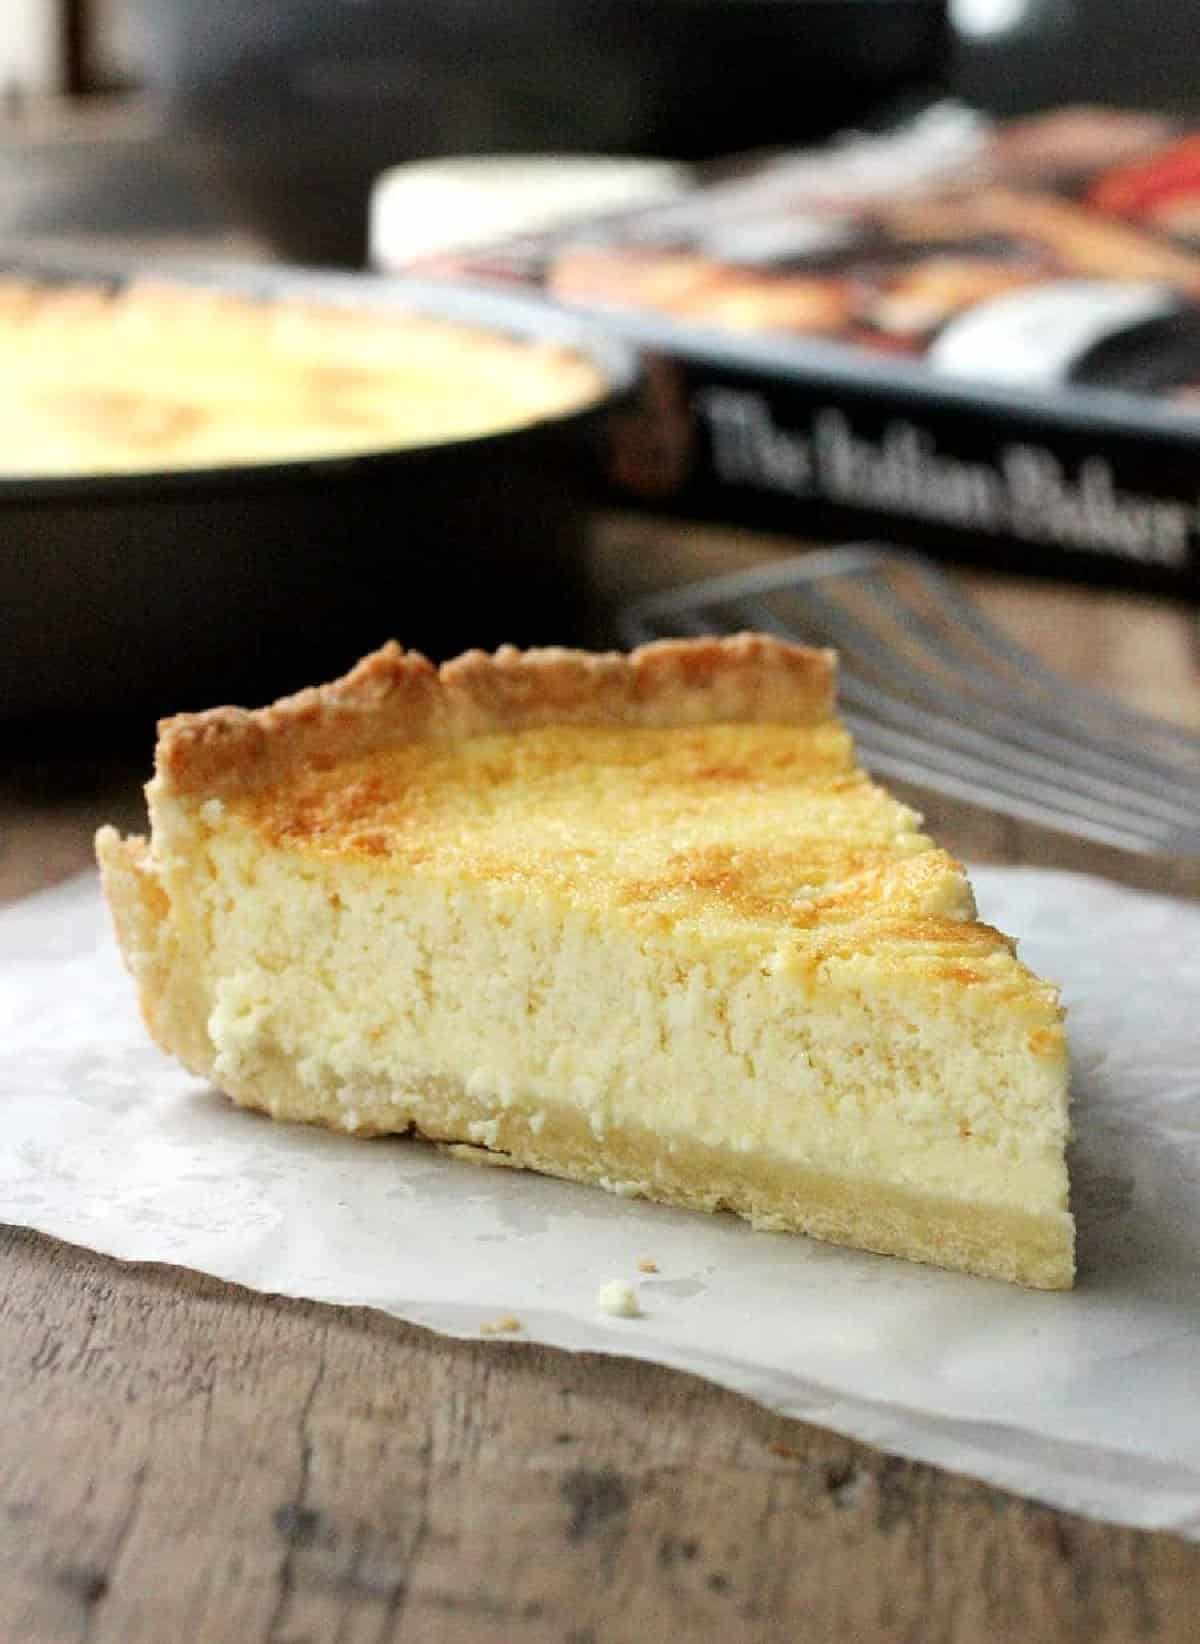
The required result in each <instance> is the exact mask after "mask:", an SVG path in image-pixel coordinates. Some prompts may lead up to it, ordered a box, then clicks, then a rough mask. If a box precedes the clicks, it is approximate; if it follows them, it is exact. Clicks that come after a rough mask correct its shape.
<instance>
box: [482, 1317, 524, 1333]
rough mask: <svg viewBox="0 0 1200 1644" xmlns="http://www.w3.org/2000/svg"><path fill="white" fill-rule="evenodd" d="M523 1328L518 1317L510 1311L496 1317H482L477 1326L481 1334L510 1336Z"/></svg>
mask: <svg viewBox="0 0 1200 1644" xmlns="http://www.w3.org/2000/svg"><path fill="white" fill-rule="evenodd" d="M522 1329H524V1326H523V1325H522V1323H521V1321H520V1319H518V1318H514V1316H513V1315H512V1314H511V1313H502V1314H501V1315H500V1317H499V1318H498V1319H484V1321H483V1323H482V1324H481V1325H480V1326H479V1334H480V1335H481V1336H511V1335H515V1334H516V1332H517V1331H518V1330H522Z"/></svg>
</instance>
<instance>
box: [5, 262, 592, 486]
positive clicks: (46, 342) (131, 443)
mask: <svg viewBox="0 0 1200 1644" xmlns="http://www.w3.org/2000/svg"><path fill="white" fill-rule="evenodd" d="M0 350H2V351H3V356H4V372H3V377H2V378H0V476H7V477H15V476H30V477H33V476H47V475H63V474H118V473H136V472H149V471H154V470H161V469H179V468H205V467H211V466H222V465H226V464H234V465H240V464H245V463H264V462H280V461H291V460H299V459H312V458H321V457H331V456H347V455H353V454H355V453H361V452H366V451H374V450H386V449H394V448H397V447H407V446H419V445H427V444H432V443H435V442H438V441H442V440H454V439H463V438H469V437H472V436H476V435H482V434H487V433H494V432H498V431H500V430H502V429H507V428H519V427H522V426H525V425H527V424H529V423H532V422H536V421H538V420H540V419H542V418H545V417H549V416H553V415H556V414H559V413H562V412H566V411H568V410H571V409H574V408H576V407H580V406H583V405H585V404H587V403H588V402H589V401H590V400H593V399H596V398H597V397H598V396H599V394H600V393H601V391H602V389H603V386H604V379H603V377H602V374H601V373H600V371H599V370H598V369H597V368H596V367H595V366H594V365H593V364H592V363H591V362H590V361H588V360H586V359H585V358H583V357H582V356H581V355H577V354H574V353H572V352H570V351H569V350H567V349H564V348H560V347H557V346H554V345H550V344H540V343H531V342H523V341H518V340H515V339H509V338H506V337H504V336H500V335H496V334H493V333H490V332H486V331H482V330H476V329H473V328H471V327H469V326H462V325H457V324H450V323H447V322H443V321H439V320H435V319H432V318H430V317H428V316H425V315H420V314H416V313H405V312H399V311H397V310H393V309H388V310H386V311H384V310H380V309H373V310H371V311H366V310H362V309H350V308H338V307H336V306H334V305H332V304H327V305H322V304H318V303H312V302H307V301H305V302H301V301H298V300H293V299H287V300H283V299H280V300H262V301H259V300H254V299H250V298H246V297H241V296H237V295H233V294H229V293H224V292H213V291H204V290H201V289H199V288H191V289H189V288H187V287H185V286H183V285H167V284H151V283H149V282H145V283H140V284H133V285H130V286H127V287H124V288H122V289H121V290H118V291H111V290H108V289H105V288H102V287H100V286H86V285H72V286H48V285H38V284H34V283H31V282H27V281H20V280H16V279H7V280H5V279H0Z"/></svg>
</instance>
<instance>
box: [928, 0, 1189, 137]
mask: <svg viewBox="0 0 1200 1644" xmlns="http://www.w3.org/2000/svg"><path fill="white" fill-rule="evenodd" d="M956 9H957V13H958V14H959V22H960V24H961V25H962V34H961V39H960V40H959V42H958V45H957V48H956V50H955V60H954V65H953V70H952V78H953V87H954V91H955V93H956V94H957V95H958V96H960V97H963V98H965V99H966V100H967V101H968V102H970V103H972V104H974V105H975V107H977V108H981V109H986V110H988V111H989V112H990V113H995V114H1006V115H1013V114H1030V113H1034V112H1035V111H1037V110H1040V109H1044V108H1052V107H1053V106H1054V105H1055V104H1059V103H1072V102H1087V103H1097V104H1103V105H1107V104H1119V105H1120V106H1121V107H1123V108H1136V109H1150V110H1153V111H1154V112H1155V113H1169V114H1175V115H1181V116H1183V117H1185V118H1187V117H1192V118H1194V117H1196V116H1197V115H1200V80H1198V78H1197V73H1196V25H1197V20H1198V19H1197V7H1196V0H1136V3H1135V0H1010V3H1009V5H1008V6H1007V7H1004V8H1002V11H1003V14H1004V15H1003V18H1002V26H997V27H995V28H993V27H992V26H991V21H992V16H991V14H993V13H995V12H996V11H997V8H996V7H994V6H989V5H986V4H980V5H978V6H972V5H971V4H970V3H969V0H961V3H960V4H959V5H958V7H957V8H956ZM976 12H977V13H978V17H979V21H980V25H981V26H979V27H977V28H975V29H972V28H971V27H970V26H969V25H970V22H971V18H972V14H973V13H976Z"/></svg>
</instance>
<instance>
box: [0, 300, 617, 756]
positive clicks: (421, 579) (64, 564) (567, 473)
mask: <svg viewBox="0 0 1200 1644" xmlns="http://www.w3.org/2000/svg"><path fill="white" fill-rule="evenodd" d="M27 272H33V273H35V274H39V275H40V274H42V273H43V272H45V271H44V270H40V269H39V270H31V271H27ZM70 277H71V278H73V279H88V278H89V277H90V278H92V279H93V280H95V279H96V278H97V277H99V278H103V276H96V275H95V274H94V273H93V274H92V275H91V276H89V273H88V271H87V270H78V269H77V270H74V271H72V273H71V275H70ZM196 277H197V278H198V279H200V280H202V281H203V282H204V283H206V284H209V285H211V284H213V283H216V284H222V285H225V286H226V287H227V288H230V289H234V290H240V291H243V292H245V293H247V294H250V295H255V296H263V297H273V296H278V297H280V298H282V299H285V300H286V298H287V297H288V296H289V295H295V296H300V297H302V298H303V299H304V300H306V301H329V302H331V303H341V304H346V303H351V304H352V303H354V302H355V301H356V300H358V301H361V302H363V303H368V302H374V303H376V304H378V303H379V302H381V301H383V300H391V301H393V302H395V303H403V304H404V305H406V306H412V307H414V308H416V309H418V310H419V311H424V312H429V313H432V314H436V315H440V316H442V317H445V318H449V319H453V320H458V321H461V322H463V323H465V324H475V325H478V326H483V327H491V328H494V329H497V330H501V331H504V332H506V333H507V334H509V335H514V336H517V337H531V338H535V339H539V340H546V341H553V342H556V343H560V344H564V345H567V346H573V347H576V348H578V349H579V350H580V352H582V353H584V354H585V355H586V356H587V357H588V358H589V359H590V360H592V361H593V362H594V363H595V364H596V365H597V366H598V367H599V369H600V371H601V373H602V376H603V378H604V381H605V383H606V384H607V387H606V388H605V389H603V390H602V391H601V393H600V395H599V397H598V398H597V400H596V401H595V402H594V403H593V404H590V405H585V406H584V407H583V408H582V409H580V410H575V411H572V412H569V413H567V414H566V415H558V416H555V417H553V418H551V419H547V420H545V421H542V422H539V423H536V424H534V425H532V426H530V427H526V428H518V429H515V430H512V431H509V432H501V433H497V434H490V435H484V436H481V437H477V438H474V439H465V440H456V441H451V442H447V443H445V444H441V445H432V446H425V447H409V448H406V449H399V450H396V451H394V452H384V453H381V454H380V453H372V454H368V455H364V456H351V457H339V458H336V459H330V460H326V461H317V462H280V463H271V464H262V465H258V466H246V467H225V468H211V469H198V470H194V471H177V472H175V473H166V474H118V475H111V476H99V477H80V478H46V479H0V611H2V612H3V637H4V643H3V645H0V726H2V727H3V728H4V731H5V734H6V737H7V738H8V739H9V740H12V739H14V738H16V737H17V736H19V734H20V728H21V726H22V724H25V725H28V724H29V723H30V722H31V721H37V722H39V724H40V726H41V728H42V732H43V734H47V735H48V734H50V732H51V731H52V730H53V729H54V725H55V724H56V725H57V734H58V736H59V737H60V738H69V737H70V736H71V735H72V734H74V735H80V734H82V735H84V736H86V737H87V738H88V739H91V738H94V737H97V736H101V735H103V734H104V730H105V727H106V726H107V728H108V730H109V731H111V732H114V733H116V732H118V731H120V730H122V729H124V728H126V727H131V728H132V729H133V730H134V731H136V733H137V734H141V735H144V734H145V732H146V731H147V729H148V725H149V721H150V720H151V719H152V717H153V716H154V715H156V714H159V713H164V712H175V711H178V710H182V709H189V708H204V707H209V706H212V705H213V704H214V703H216V702H230V701H234V702H261V701H266V700H269V699H271V698H272V697H274V696H277V695H279V694H281V693H282V692H285V691H289V690H294V689H298V688H299V687H300V686H302V685H305V684H309V683H311V682H312V680H314V679H320V678H333V677H334V676H335V675H336V674H338V673H340V672H342V671H344V669H345V668H346V667H347V666H348V665H349V664H351V663H352V662H354V661H355V660H356V659H357V658H358V657H359V656H360V655H362V653H363V652H365V651H367V650H369V649H371V648H372V647H373V646H375V645H378V644H379V643H381V642H382V641H383V640H385V639H388V638H393V637H394V638H397V639H399V640H400V641H401V642H402V643H403V644H405V645H409V646H413V647H415V648H417V649H420V650H424V651H428V652H431V653H432V654H433V655H434V656H435V657H440V656H447V655H453V654H454V653H455V652H457V651H460V650H462V649H464V647H466V646H469V645H481V646H495V645H498V644H501V643H503V642H504V641H512V642H514V643H517V644H530V643H534V644H536V643H539V642H540V643H564V642H569V641H570V640H571V639H578V638H580V637H581V636H582V634H583V632H584V628H585V623H586V620H587V601H586V592H587V590H586V582H585V575H586V562H585V549H586V540H587V522H588V513H587V502H588V493H589V489H591V488H593V487H594V485H595V480H594V475H595V473H596V470H597V468H598V463H597V461H596V457H595V451H594V442H595V440H596V439H597V438H598V435H599V431H600V429H601V426H602V424H603V422H604V418H605V414H606V412H607V411H608V409H609V407H610V406H612V405H613V404H614V403H616V402H617V401H618V400H619V399H620V398H621V396H623V395H624V394H626V393H627V392H629V391H630V389H631V388H632V386H633V383H634V381H635V379H636V374H637V368H636V365H635V363H634V357H633V354H632V352H631V351H630V350H629V349H628V348H627V347H626V346H625V345H623V344H621V343H620V342H617V341H609V340H606V339H603V338H601V337H598V336H597V335H596V333H595V332H593V331H592V330H590V329H589V328H588V327H587V326H586V325H582V324H580V323H579V322H578V321H576V320H573V319H571V318H570V317H569V316H566V315H561V314H555V313H554V312H553V311H550V310H547V309H545V308H542V307H540V306H539V305H538V304H537V303H536V302H534V301H532V300H529V299H522V298H520V297H506V296H503V295H501V296H497V297H491V296H488V295H482V296H481V295H479V294H475V293H471V292H466V291H457V292H455V291H451V292H439V291H435V290H431V289H430V288H428V287H423V286H421V285H420V284H419V283H417V282H401V281H395V280H393V281H380V280H376V279H373V278H371V277H370V276H355V275H346V274H342V275H337V274H333V275H319V274H307V273H302V272H300V271H295V270H292V271H289V270H286V269H279V270H267V271H264V270H260V269H247V270H244V271H242V272H241V273H240V274H237V275H234V274H229V273H226V274H224V275H221V274H216V273H213V272H212V271H209V272H206V273H202V274H200V275H198V276H196Z"/></svg>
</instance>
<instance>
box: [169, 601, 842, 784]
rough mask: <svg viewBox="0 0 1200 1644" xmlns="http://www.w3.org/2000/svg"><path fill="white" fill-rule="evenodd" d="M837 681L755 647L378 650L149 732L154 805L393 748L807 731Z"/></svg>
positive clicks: (779, 647)
mask: <svg viewBox="0 0 1200 1644" xmlns="http://www.w3.org/2000/svg"><path fill="white" fill-rule="evenodd" d="M835 678H836V658H835V655H834V653H833V652H832V651H822V650H814V649H810V648H808V647H807V646H801V645H790V644H787V643H785V642H784V641H782V640H778V639H773V638H770V637H769V636H766V635H762V634H748V633H747V634H735V635H732V636H729V637H722V638H711V639H708V638H704V639H678V640H677V639H671V640H658V641H655V642H654V643H652V644H649V645H643V646H640V647H639V648H638V649H637V650H634V651H630V652H627V653H626V652H620V651H603V652H592V651H575V650H566V649H563V648H561V647H557V646H555V647H550V648H546V649H535V650H527V651H520V650H517V649H516V648H515V647H514V646H511V645H504V646H501V648H500V649H499V650H498V651H495V652H492V653H488V652H485V651H466V652H464V653H463V654H462V655H461V656H458V657H455V658H454V659H453V660H452V661H450V662H445V663H443V664H442V665H441V666H440V667H438V666H435V665H434V664H433V663H432V662H430V660H429V659H428V657H426V656H423V655H422V654H421V652H419V651H405V650H404V649H402V647H401V646H400V645H398V644H397V643H396V642H395V641H390V642H389V643H388V644H386V645H384V646H383V647H382V648H381V649H379V650H377V651H374V652H372V653H371V654H370V655H369V656H366V657H364V658H363V659H362V661H361V662H359V663H358V664H357V665H356V666H355V667H354V668H352V669H351V670H350V672H349V673H347V674H346V675H344V676H343V677H342V678H341V679H337V680H334V681H333V682H332V683H331V684H328V685H319V686H316V687H313V688H310V689H307V690H303V691H300V692H298V693H297V694H296V695H295V696H290V697H284V698H283V699H281V700H280V701H278V702H276V703H273V704H272V705H271V706H270V707H266V708H257V709H245V708H232V707H225V708H212V709H209V710H208V711H207V712H204V713H191V714H177V715H175V716H174V717H173V718H170V719H164V720H161V721H160V722H159V727H158V748H157V755H156V774H157V782H158V785H159V790H160V791H161V792H164V793H171V794H180V795H182V794H193V795H199V794H204V795H211V796H217V797H219V796H222V795H234V794H237V793H243V792H252V791H257V790H260V789H262V788H265V787H269V786H273V785H274V784H275V783H277V782H279V781H281V780H283V779H285V778H286V777H287V776H288V774H289V773H290V772H292V771H294V770H296V769H298V768H302V767H306V766H312V765H316V766H318V767H320V766H322V765H324V766H327V767H329V768H332V767H333V766H334V765H336V764H339V763H341V762H342V761H344V760H348V759H355V758H360V757H362V756H365V755H367V754H370V753H373V752H375V751H377V750H379V749H381V748H384V747H387V746H390V745H394V744H398V743H404V742H417V741H445V740H451V741H453V740H462V739H466V738H469V737H474V736H486V735H488V734H491V733H497V732H516V731H522V730H530V729H535V728H537V727H539V726H546V725H625V726H635V727H637V726H664V727H665V726H686V725H704V724H720V723H737V722H743V723H745V722H751V723H755V722H756V723H777V724H793V725H816V724H820V723H822V722H824V721H826V720H829V719H831V718H832V717H833V714H834V711H835Z"/></svg>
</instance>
